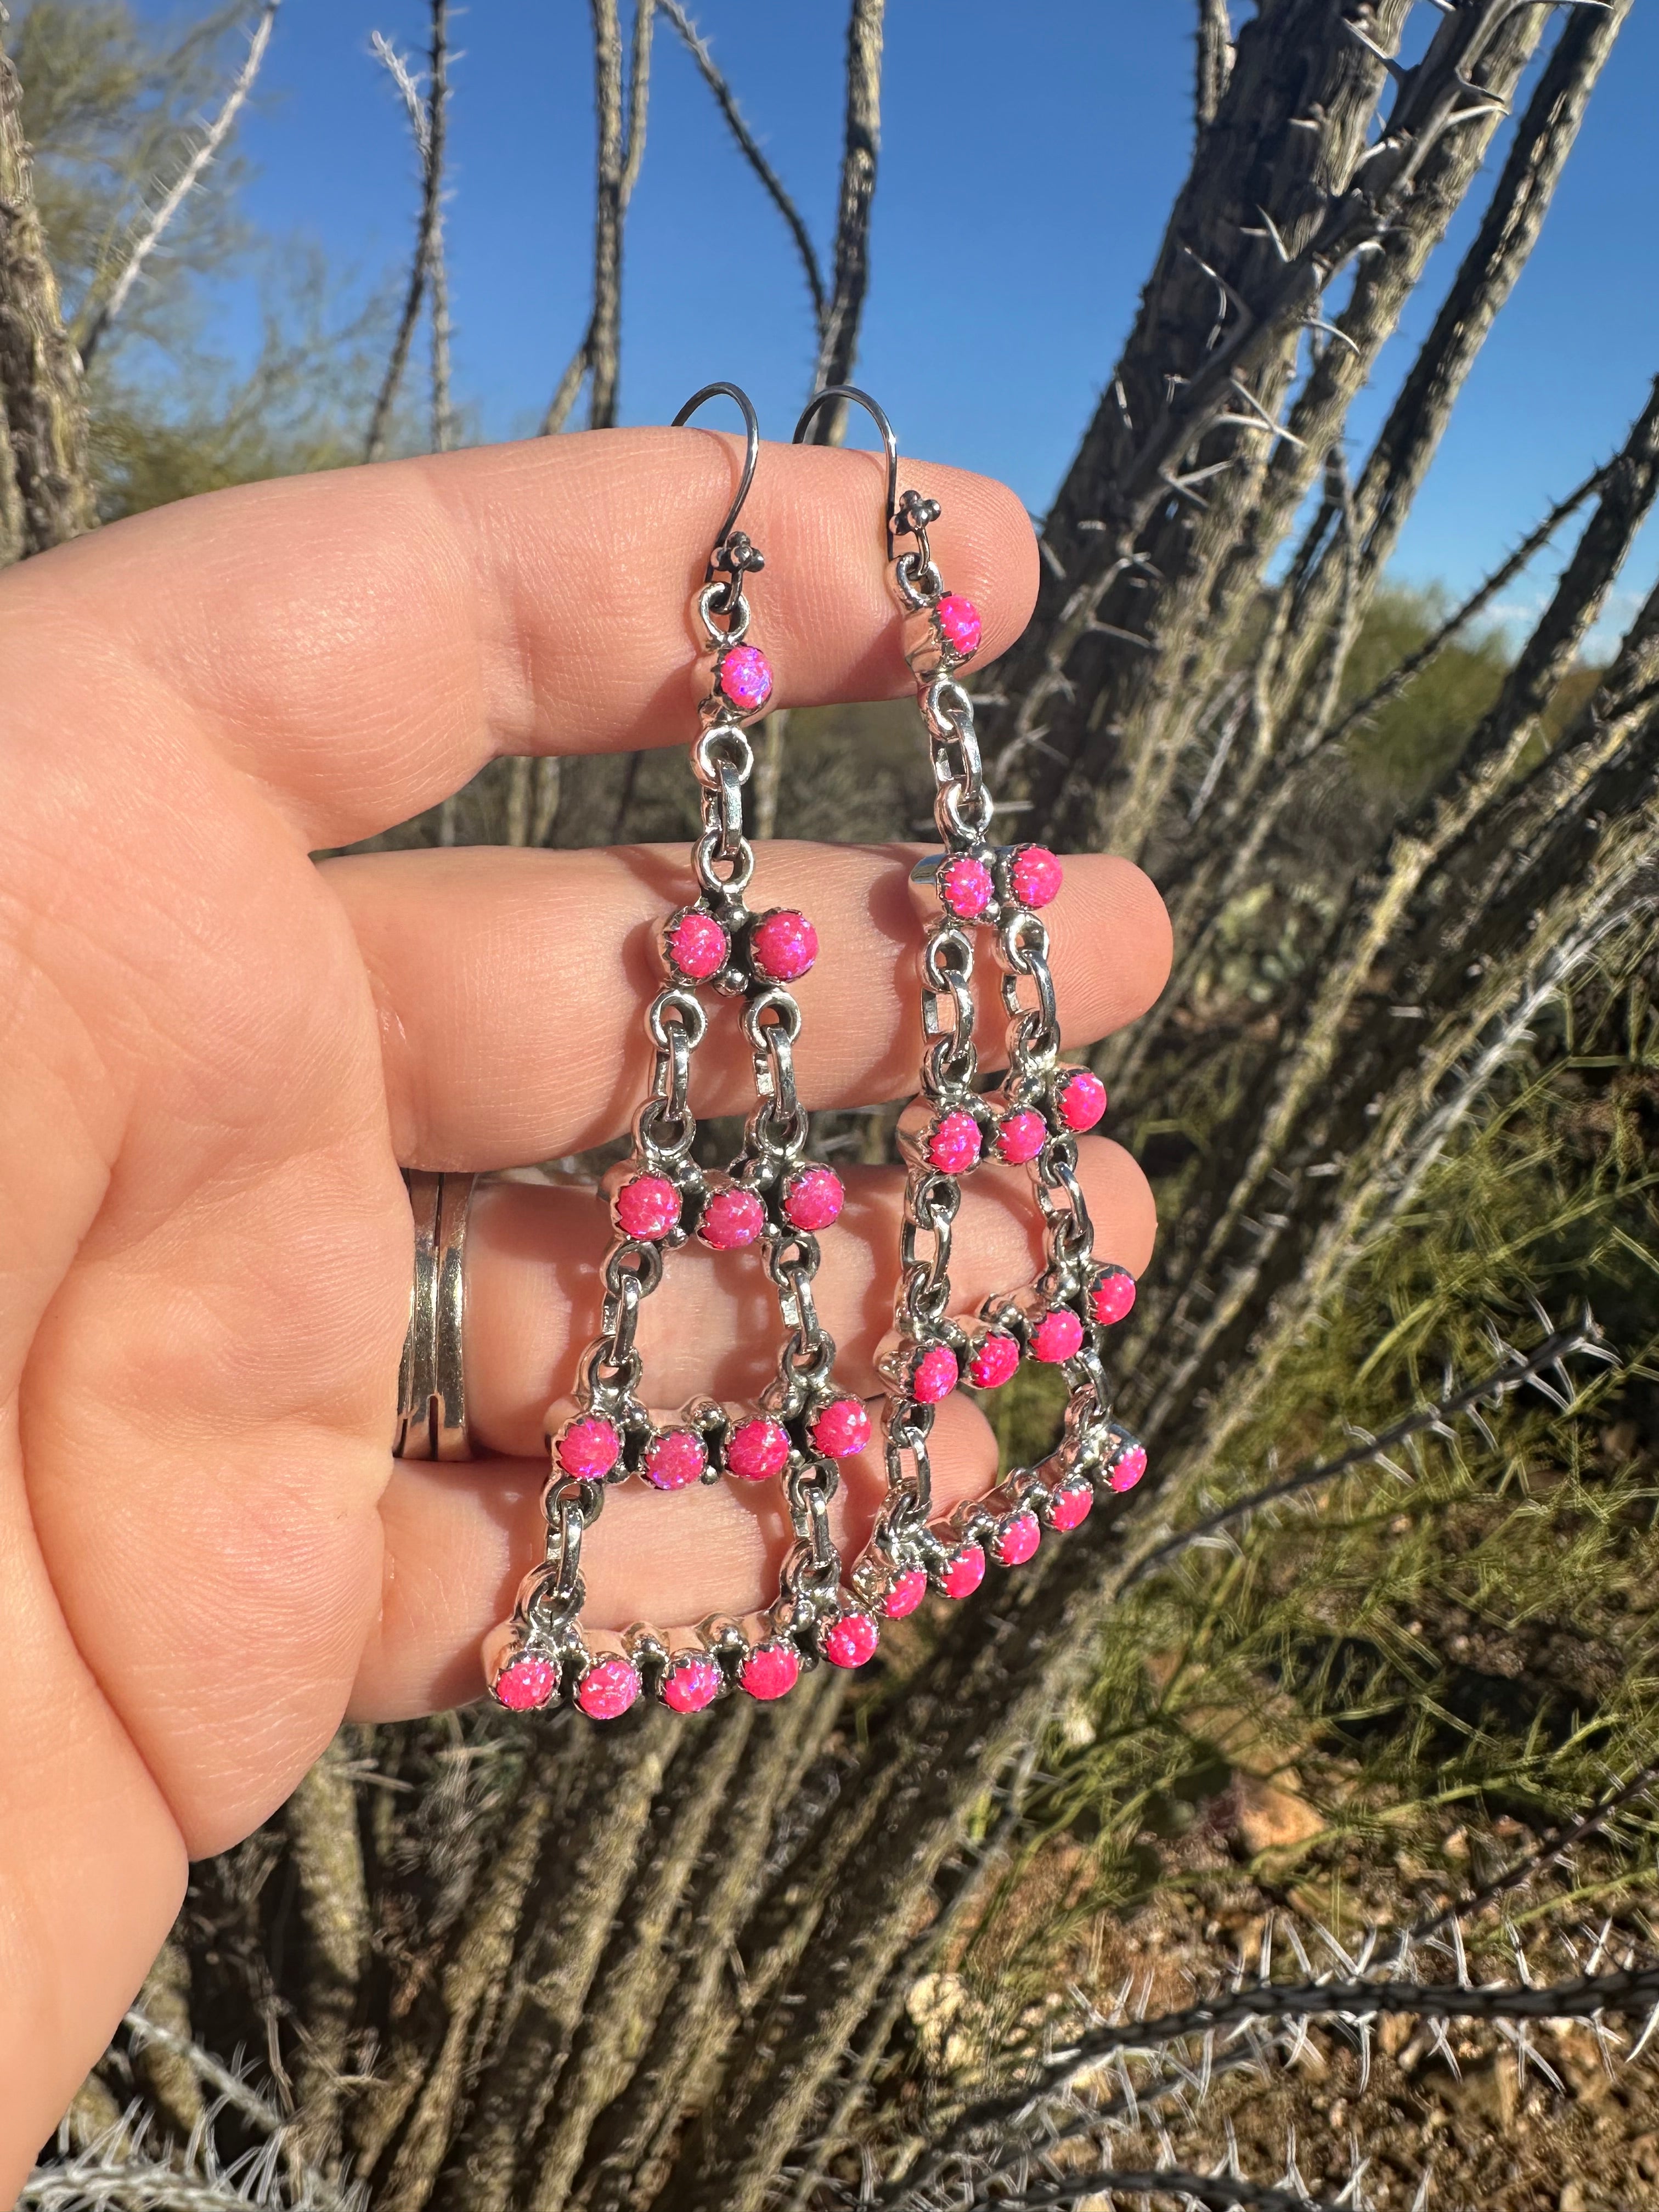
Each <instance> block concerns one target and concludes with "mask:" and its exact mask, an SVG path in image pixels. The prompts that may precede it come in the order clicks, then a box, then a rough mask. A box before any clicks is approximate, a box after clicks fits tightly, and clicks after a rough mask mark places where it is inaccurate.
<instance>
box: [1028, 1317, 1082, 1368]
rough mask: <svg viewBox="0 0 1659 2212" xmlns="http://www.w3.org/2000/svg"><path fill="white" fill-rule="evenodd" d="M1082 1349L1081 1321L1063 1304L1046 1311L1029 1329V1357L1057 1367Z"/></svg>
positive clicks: (1074, 1356)
mask: <svg viewBox="0 0 1659 2212" xmlns="http://www.w3.org/2000/svg"><path fill="white" fill-rule="evenodd" d="M1082 1349H1083V1323H1082V1322H1080V1321H1079V1319H1078V1317H1077V1316H1076V1315H1075V1314H1074V1313H1073V1312H1071V1311H1070V1310H1068V1309H1067V1308H1066V1307H1065V1306H1056V1307H1055V1309H1054V1311H1053V1313H1046V1314H1044V1315H1043V1316H1042V1320H1041V1321H1040V1322H1038V1323H1037V1325H1036V1328H1034V1329H1033V1330H1032V1331H1031V1357H1032V1358H1034V1359H1041V1360H1044V1361H1046V1362H1047V1364H1048V1365H1049V1366H1050V1367H1058V1366H1059V1365H1060V1362H1061V1360H1063V1359H1073V1358H1076V1356H1077V1354H1078V1353H1079V1352H1080V1351H1081V1350H1082Z"/></svg>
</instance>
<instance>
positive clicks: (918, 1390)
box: [910, 1344, 962, 1406]
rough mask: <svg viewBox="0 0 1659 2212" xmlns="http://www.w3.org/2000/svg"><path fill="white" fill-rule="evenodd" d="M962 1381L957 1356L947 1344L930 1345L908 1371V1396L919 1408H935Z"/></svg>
mask: <svg viewBox="0 0 1659 2212" xmlns="http://www.w3.org/2000/svg"><path fill="white" fill-rule="evenodd" d="M961 1380H962V1370H961V1368H960V1367H959V1366H958V1365H957V1355H956V1354H955V1352H952V1351H951V1347H950V1346H949V1345H948V1344H930V1345H929V1346H928V1347H927V1351H926V1352H923V1353H922V1355H921V1358H920V1359H918V1360H917V1362H916V1364H915V1366H914V1367H913V1368H912V1369H911V1370H910V1395H911V1396H912V1397H913V1398H914V1399H915V1401H916V1403H917V1405H919V1406H937V1405H938V1403H939V1400H940V1399H941V1398H948V1397H949V1396H950V1395H951V1391H952V1390H954V1389H956V1387H957V1383H959V1382H961Z"/></svg>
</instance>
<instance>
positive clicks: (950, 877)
mask: <svg viewBox="0 0 1659 2212" xmlns="http://www.w3.org/2000/svg"><path fill="white" fill-rule="evenodd" d="M996 895H997V887H996V884H995V883H994V880H993V878H992V875H991V871H990V870H989V869H988V868H987V866H986V865H985V863H984V861H983V860H974V859H972V858H971V857H970V856H968V855H963V857H962V858H961V859H958V860H947V861H946V862H945V866H943V867H942V868H941V869H940V870H939V896H940V897H941V898H942V899H943V900H944V901H945V905H946V906H948V907H949V908H950V909H951V913H952V914H953V915H955V916H956V917H957V921H977V920H978V919H979V917H980V915H982V914H983V913H984V911H985V909H986V908H987V906H989V905H990V903H991V902H992V900H993V899H994V898H995V896H996Z"/></svg>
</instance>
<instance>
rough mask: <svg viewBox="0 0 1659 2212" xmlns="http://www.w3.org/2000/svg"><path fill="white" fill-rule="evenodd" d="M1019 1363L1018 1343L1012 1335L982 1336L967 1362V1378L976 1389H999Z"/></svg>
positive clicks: (1010, 1379) (1010, 1376)
mask: <svg viewBox="0 0 1659 2212" xmlns="http://www.w3.org/2000/svg"><path fill="white" fill-rule="evenodd" d="M1018 1365H1019V1343H1018V1339H1017V1338H1014V1337H1012V1336H987V1337H985V1338H982V1339H981V1342H980V1344H979V1345H978V1346H977V1348H976V1349H975V1353H974V1356H973V1358H972V1359H971V1360H969V1363H968V1380H969V1382H970V1383H972V1384H973V1386H974V1388H975V1389H976V1390H1000V1389H1001V1388H1002V1386H1003V1384H1004V1383H1008V1382H1012V1379H1013V1375H1014V1370H1015V1369H1016V1368H1017V1367H1018Z"/></svg>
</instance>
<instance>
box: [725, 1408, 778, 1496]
mask: <svg viewBox="0 0 1659 2212" xmlns="http://www.w3.org/2000/svg"><path fill="white" fill-rule="evenodd" d="M788 1456H789V1437H788V1434H787V1431H785V1430H784V1429H782V1428H781V1427H780V1425H778V1423H777V1422H776V1421H769V1420H767V1419H765V1418H764V1417H763V1418H762V1419H758V1420H754V1421H739V1422H738V1425H737V1427H736V1428H735V1429H733V1430H732V1434H731V1436H730V1437H728V1438H727V1440H726V1465H727V1467H729V1468H731V1470H732V1474H738V1475H741V1476H742V1477H743V1479H744V1481H745V1482H764V1481H766V1480H767V1479H768V1478H769V1476H771V1475H775V1474H777V1473H778V1471H779V1469H780V1468H781V1467H782V1465H783V1463H784V1462H785V1461H786V1460H787V1458H788Z"/></svg>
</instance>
